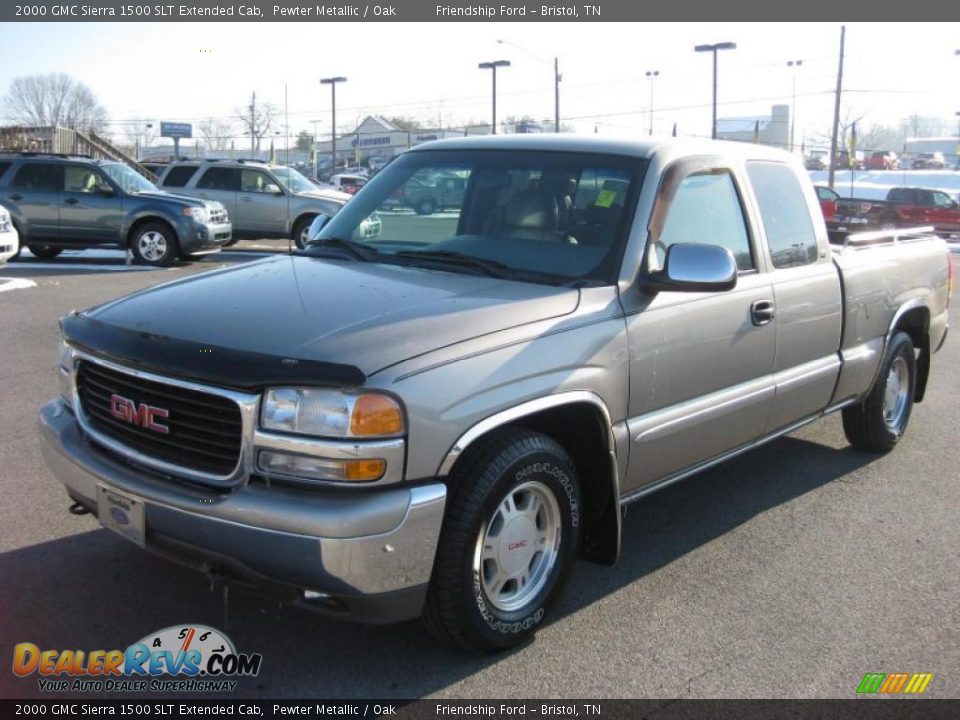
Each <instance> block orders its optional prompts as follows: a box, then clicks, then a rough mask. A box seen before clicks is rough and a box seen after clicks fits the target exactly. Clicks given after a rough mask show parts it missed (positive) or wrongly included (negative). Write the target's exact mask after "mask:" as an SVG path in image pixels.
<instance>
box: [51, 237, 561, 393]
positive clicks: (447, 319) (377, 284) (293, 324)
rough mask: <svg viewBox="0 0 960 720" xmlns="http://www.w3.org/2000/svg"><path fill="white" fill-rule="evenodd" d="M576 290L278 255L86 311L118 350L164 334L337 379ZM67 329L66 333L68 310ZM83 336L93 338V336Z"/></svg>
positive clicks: (502, 323) (547, 305)
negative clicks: (112, 338) (115, 339)
mask: <svg viewBox="0 0 960 720" xmlns="http://www.w3.org/2000/svg"><path fill="white" fill-rule="evenodd" d="M579 299H580V293H579V291H578V290H576V289H571V288H562V287H553V286H545V285H535V284H531V283H523V282H514V281H509V280H502V279H498V278H489V277H479V276H475V275H465V274H460V273H452V272H443V271H437V270H429V269H424V268H416V267H410V266H396V265H387V264H374V263H364V262H354V261H348V260H342V261H341V260H330V259H320V258H311V257H304V256H281V257H276V258H269V259H265V260H262V261H258V262H253V263H249V264H246V265H241V266H237V267H232V268H227V269H225V270H220V271H216V272H213V273H207V274H204V275H202V276H196V277H193V278H187V279H184V280H180V281H176V282H173V283H170V284H167V285H162V286H158V287H155V288H151V289H148V290H146V291H144V292H141V293H137V294H135V295H131V296H128V297H126V298H121V299H120V300H117V301H114V302H112V303H109V304H107V305H103V306H101V307H99V308H95V309H93V310H91V311H88V312H87V313H84V314H83V316H82V317H81V319H83V320H85V321H86V322H88V323H89V324H93V325H96V326H97V327H99V328H101V329H106V330H108V334H109V332H112V333H114V334H116V333H121V334H123V335H124V336H125V338H124V339H123V341H122V342H119V343H113V346H114V347H116V348H121V349H120V350H118V351H117V352H116V353H113V354H119V355H121V356H122V355H129V356H133V357H128V358H126V359H128V360H132V361H134V362H136V363H137V364H139V365H143V364H144V362H143V361H144V359H145V358H149V357H157V358H159V355H157V352H158V351H159V352H161V353H162V354H163V355H168V354H169V353H167V352H166V349H164V347H165V345H166V346H167V348H170V347H173V346H176V347H177V348H179V349H178V353H179V352H180V350H185V351H186V352H191V351H193V350H195V351H196V352H197V353H198V354H206V357H207V358H209V359H208V360H206V362H211V361H213V360H214V358H216V357H217V353H221V356H223V357H225V355H224V351H236V352H237V353H239V354H245V355H246V356H247V360H249V361H250V363H252V364H256V363H254V362H253V361H252V360H251V359H250V355H251V354H254V355H256V356H258V357H260V358H271V359H272V360H271V361H270V362H269V363H267V364H269V365H270V366H275V365H276V363H278V362H280V360H283V362H284V363H287V364H288V365H294V364H296V362H297V361H300V360H302V361H303V362H304V366H303V370H305V369H306V368H307V367H312V368H313V369H314V371H315V372H316V373H318V376H317V377H315V378H313V379H314V381H315V382H317V383H321V384H322V383H325V382H329V383H331V384H337V383H340V384H344V383H346V382H347V381H346V380H345V379H346V378H353V381H354V382H355V381H358V380H359V381H362V379H363V378H364V377H365V376H369V375H371V374H373V373H375V372H377V371H378V370H381V369H383V368H385V367H388V366H390V365H393V364H395V363H398V362H401V361H403V360H406V359H409V358H411V357H415V356H417V355H421V354H423V353H427V352H430V351H432V350H436V349H438V348H442V347H446V346H450V345H454V344H456V343H461V342H464V341H466V340H470V339H473V338H476V337H479V336H482V335H488V334H491V333H495V332H498V331H500V330H505V329H508V328H511V327H516V326H520V325H525V324H528V323H533V322H537V321H540V320H546V319H549V318H554V317H559V316H562V315H566V314H569V313H572V312H573V311H574V310H575V309H576V307H577V305H578V303H579ZM64 329H65V331H66V332H67V335H68V337H71V330H70V328H69V327H68V326H67V321H65V324H64ZM137 338H140V339H141V340H142V341H141V340H137ZM72 339H75V340H76V338H72ZM168 340H169V341H174V342H165V341H168ZM81 342H82V343H83V344H85V345H87V347H88V348H89V349H92V350H94V351H96V350H98V349H99V348H98V343H97V341H96V340H89V341H83V340H81ZM204 348H206V350H204V351H203V353H200V351H201V350H202V349H204ZM103 349H104V350H108V349H107V348H106V347H104V348H103ZM108 352H109V351H108ZM181 354H182V353H181ZM227 354H229V353H227ZM197 362H199V360H198V361H197ZM194 364H195V363H194ZM324 368H326V369H327V370H330V372H329V373H327V372H326V370H324ZM335 368H338V369H339V370H338V371H336V372H334V369H335ZM344 368H352V369H355V372H353V373H352V374H351V373H350V372H345V371H344ZM166 369H167V371H168V372H169V371H170V370H172V369H173V368H166ZM188 374H193V375H194V376H198V375H197V374H196V373H193V372H192V371H191V372H188ZM201 375H203V373H201ZM224 379H225V380H226V379H228V378H224ZM236 384H238V385H256V384H257V382H256V380H255V378H254V379H249V381H247V380H244V381H243V382H240V383H236Z"/></svg>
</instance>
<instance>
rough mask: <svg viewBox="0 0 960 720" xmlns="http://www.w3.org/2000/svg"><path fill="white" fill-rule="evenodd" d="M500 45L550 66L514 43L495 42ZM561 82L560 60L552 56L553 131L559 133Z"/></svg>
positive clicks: (542, 59) (546, 61)
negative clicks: (507, 46) (514, 49)
mask: <svg viewBox="0 0 960 720" xmlns="http://www.w3.org/2000/svg"><path fill="white" fill-rule="evenodd" d="M497 42H498V43H499V44H500V45H509V46H510V47H512V48H516V49H517V50H519V51H520V52H525V53H526V54H527V55H529V56H530V57H532V58H534V59H535V60H539V61H540V62H542V63H546V64H548V65H549V64H550V62H549V61H548V60H545V59H544V58H542V57H540V56H539V55H537V54H535V53H532V52H530V51H529V50H527V49H526V48H525V47H521V46H520V45H517V44H516V43H512V42H510V41H508V40H497ZM561 80H563V75H561V74H560V59H559V58H558V57H557V56H556V55H554V56H553V131H554V132H557V133H558V132H560V81H561Z"/></svg>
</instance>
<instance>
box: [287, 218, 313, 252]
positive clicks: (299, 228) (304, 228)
mask: <svg viewBox="0 0 960 720" xmlns="http://www.w3.org/2000/svg"><path fill="white" fill-rule="evenodd" d="M314 217H315V216H313V215H308V216H307V217H302V218H300V219H299V220H297V222H295V223H294V225H293V232H291V233H290V236H291V238H292V239H293V243H294V245H296V246H297V249H298V250H303V249H304V248H305V247H306V246H307V233H308V232H309V230H310V224H311V223H312V222H313V218H314Z"/></svg>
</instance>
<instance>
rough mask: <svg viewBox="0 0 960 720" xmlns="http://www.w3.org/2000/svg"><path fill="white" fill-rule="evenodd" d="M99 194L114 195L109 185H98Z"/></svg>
mask: <svg viewBox="0 0 960 720" xmlns="http://www.w3.org/2000/svg"><path fill="white" fill-rule="evenodd" d="M97 192H98V193H100V194H101V195H113V188H112V187H110V186H109V185H97Z"/></svg>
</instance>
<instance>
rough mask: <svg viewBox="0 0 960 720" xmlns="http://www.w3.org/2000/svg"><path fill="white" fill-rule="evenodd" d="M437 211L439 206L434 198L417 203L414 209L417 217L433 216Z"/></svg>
mask: <svg viewBox="0 0 960 720" xmlns="http://www.w3.org/2000/svg"><path fill="white" fill-rule="evenodd" d="M436 209H437V204H436V203H435V202H434V201H433V199H432V198H423V199H422V200H419V201H417V206H416V207H415V208H414V210H416V213H417V215H433V213H434V211H435V210H436Z"/></svg>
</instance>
